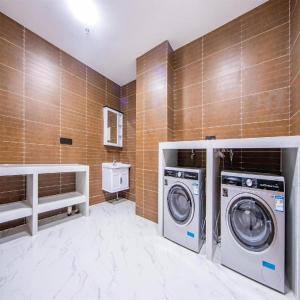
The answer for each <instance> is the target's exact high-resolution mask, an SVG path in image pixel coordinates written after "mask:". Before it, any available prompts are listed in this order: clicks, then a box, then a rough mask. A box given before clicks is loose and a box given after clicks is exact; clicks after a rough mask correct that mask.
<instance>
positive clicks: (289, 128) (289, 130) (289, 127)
mask: <svg viewBox="0 0 300 300" xmlns="http://www.w3.org/2000/svg"><path fill="white" fill-rule="evenodd" d="M288 49H289V124H288V134H289V135H291V0H289V48H288ZM280 169H281V167H280Z"/></svg>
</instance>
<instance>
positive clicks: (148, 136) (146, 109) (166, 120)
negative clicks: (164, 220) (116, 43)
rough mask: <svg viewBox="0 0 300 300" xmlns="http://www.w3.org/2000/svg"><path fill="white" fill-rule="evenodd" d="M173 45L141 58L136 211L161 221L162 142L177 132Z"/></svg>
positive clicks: (137, 130) (159, 48)
mask: <svg viewBox="0 0 300 300" xmlns="http://www.w3.org/2000/svg"><path fill="white" fill-rule="evenodd" d="M171 52H172V49H171V48H170V45H169V43H168V42H164V43H162V44H160V45H159V46H157V47H155V48H154V49H152V50H151V51H149V52H147V53H146V54H144V55H143V56H141V57H139V58H138V59H137V79H136V186H135V187H136V189H135V190H136V213H137V214H138V215H140V216H143V217H145V218H148V219H150V220H152V221H155V222H157V180H158V160H157V158H158V143H159V142H162V141H168V140H171V139H172V135H173V95H172V93H169V91H172V89H173V80H172V79H173V77H172V73H173V67H172V66H171V64H170V55H171Z"/></svg>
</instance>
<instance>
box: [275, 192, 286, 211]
mask: <svg viewBox="0 0 300 300" xmlns="http://www.w3.org/2000/svg"><path fill="white" fill-rule="evenodd" d="M274 200H275V210H276V211H281V212H283V211H284V196H283V195H275V196H274Z"/></svg>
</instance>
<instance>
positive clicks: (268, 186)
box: [222, 175, 284, 192]
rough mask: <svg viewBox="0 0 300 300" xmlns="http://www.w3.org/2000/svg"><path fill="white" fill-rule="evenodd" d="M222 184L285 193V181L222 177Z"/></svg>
mask: <svg viewBox="0 0 300 300" xmlns="http://www.w3.org/2000/svg"><path fill="white" fill-rule="evenodd" d="M222 184H227V185H235V186H240V187H245V188H252V189H261V190H269V191H278V192H284V181H279V180H270V179H261V178H250V177H239V176H230V175H222Z"/></svg>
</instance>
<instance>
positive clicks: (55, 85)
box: [0, 13, 121, 204]
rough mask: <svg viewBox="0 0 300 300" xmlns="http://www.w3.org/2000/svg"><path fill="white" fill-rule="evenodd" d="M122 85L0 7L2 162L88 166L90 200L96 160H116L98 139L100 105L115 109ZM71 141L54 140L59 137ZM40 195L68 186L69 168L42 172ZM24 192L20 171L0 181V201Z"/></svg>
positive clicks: (95, 196) (97, 185)
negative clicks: (14, 176)
mask: <svg viewBox="0 0 300 300" xmlns="http://www.w3.org/2000/svg"><path fill="white" fill-rule="evenodd" d="M120 90H121V88H120V87H119V86H118V85H117V84H115V83H114V82H112V81H111V80H109V79H108V78H106V77H104V76H102V75H101V74H99V73H97V72H95V71H94V70H92V69H90V68H89V67H87V66H86V65H84V64H82V63H81V62H79V61H78V60H76V59H74V58H73V57H71V56H69V55H68V54H66V53H64V52H63V51H61V50H60V49H58V48H56V47H54V46H53V45H51V44H49V43H48V42H46V41H45V40H43V39H42V38H40V37H39V36H37V35H36V34H34V33H32V32H31V31H29V30H27V29H26V28H24V27H22V26H21V25H19V24H17V23H16V22H14V21H13V20H11V19H10V18H8V17H7V16H5V15H3V14H1V13H0V133H1V134H0V136H1V143H0V163H82V164H88V165H89V166H90V203H91V204H95V203H98V202H101V201H104V200H105V199H106V198H107V197H108V196H107V195H105V194H104V193H103V192H102V189H101V163H102V162H103V161H112V160H113V159H116V160H119V159H120V152H121V150H116V149H113V148H107V147H104V146H103V137H102V131H103V129H102V128H103V124H102V107H103V106H104V105H108V106H110V107H113V108H116V109H120V101H119V100H120ZM61 136H62V137H68V138H72V139H73V145H72V146H67V145H60V143H59V138H60V137H61ZM41 177H42V178H41V180H40V187H39V191H40V195H50V194H55V193H59V192H68V191H70V190H73V189H74V186H75V184H74V174H63V175H60V174H53V175H43V176H41ZM23 198H24V178H23V177H16V178H12V177H6V178H3V177H2V178H1V180H0V203H4V202H9V201H16V200H21V199H23Z"/></svg>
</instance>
